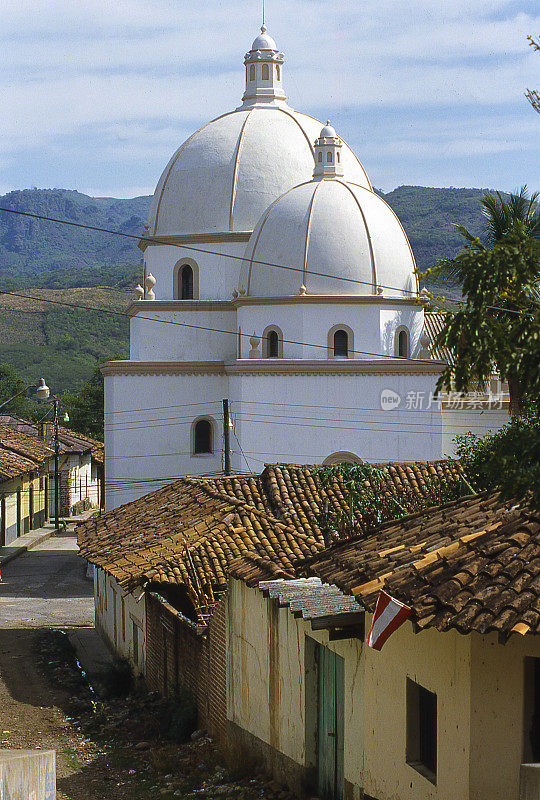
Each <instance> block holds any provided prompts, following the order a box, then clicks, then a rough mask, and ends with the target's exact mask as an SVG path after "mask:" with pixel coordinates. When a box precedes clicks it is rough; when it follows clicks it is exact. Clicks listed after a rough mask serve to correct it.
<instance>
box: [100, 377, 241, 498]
mask: <svg viewBox="0 0 540 800" xmlns="http://www.w3.org/2000/svg"><path fill="white" fill-rule="evenodd" d="M224 397H227V388H226V380H225V378H224V376H220V375H155V376H138V375H115V376H110V377H107V378H106V379H105V453H106V456H105V459H106V460H105V502H106V507H107V509H110V508H115V507H116V506H118V505H120V504H122V503H125V502H128V501H130V500H134V499H136V498H137V497H141V496H142V495H144V494H148V492H151V491H154V489H158V488H159V486H160V485H165V484H167V483H172V481H173V480H175V479H177V478H179V477H181V476H182V475H203V474H207V473H212V472H213V473H215V472H217V471H220V470H221V469H222V454H223V443H222V427H223V423H222V419H223V412H222V400H223V398H224ZM199 417H208V418H210V419H212V420H213V424H214V453H213V454H210V455H206V454H205V455H192V452H191V449H192V444H191V443H192V428H193V424H194V421H195V420H196V419H197V418H199Z"/></svg>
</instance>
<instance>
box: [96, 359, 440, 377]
mask: <svg viewBox="0 0 540 800" xmlns="http://www.w3.org/2000/svg"><path fill="white" fill-rule="evenodd" d="M445 366H446V364H445V362H444V361H433V362H431V363H428V362H426V361H419V362H414V361H403V360H401V359H395V360H394V359H378V360H376V361H363V360H360V359H358V360H355V359H350V358H349V359H343V360H341V359H329V360H328V361H325V360H323V359H309V360H308V359H306V360H303V359H285V358H272V359H266V358H261V359H238V360H237V361H110V362H109V363H107V364H104V365H103V366H102V367H101V372H102V373H103V375H107V376H109V375H434V376H436V375H439V374H440V373H441V372H442V370H443V369H444V367H445Z"/></svg>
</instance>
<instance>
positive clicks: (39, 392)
mask: <svg viewBox="0 0 540 800" xmlns="http://www.w3.org/2000/svg"><path fill="white" fill-rule="evenodd" d="M29 389H31V390H32V391H34V390H35V393H36V398H37V400H38V402H46V401H47V400H49V398H50V395H51V390H50V389H49V387H48V386H47V384H46V383H45V378H40V379H39V383H38V385H37V386H25V387H24V389H21V391H20V392H17V394H15V395H13V397H10V398H9V400H6V401H5V402H4V403H2V404H0V408H3V407H4V406H7V404H8V403H11V401H12V400H15V398H16V397H20V396H21V394H24V393H25V392H27V391H28V390H29ZM49 402H52V403H53V407H54V527H55V528H56V530H57V531H59V530H60V519H59V516H60V512H59V506H60V472H59V461H60V442H59V440H58V402H59V401H58V397H56V396H55V395H53V396H52V398H51V399H50V400H49Z"/></svg>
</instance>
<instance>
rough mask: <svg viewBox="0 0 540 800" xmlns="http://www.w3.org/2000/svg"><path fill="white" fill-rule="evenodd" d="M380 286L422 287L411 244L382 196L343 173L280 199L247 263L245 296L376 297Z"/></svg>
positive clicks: (254, 239)
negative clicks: (340, 175)
mask: <svg viewBox="0 0 540 800" xmlns="http://www.w3.org/2000/svg"><path fill="white" fill-rule="evenodd" d="M274 265H277V266H274ZM381 289H382V293H384V295H385V296H394V297H396V296H397V297H408V298H410V297H411V292H412V293H413V294H415V293H416V292H417V290H418V282H417V279H416V275H415V263H414V256H413V253H412V249H411V246H410V244H409V241H408V239H407V236H406V234H405V231H404V230H403V228H402V226H401V223H400V222H399V220H398V218H397V216H396V215H395V213H394V212H393V210H392V209H391V208H390V206H389V205H387V203H385V201H384V200H383V199H382V198H381V197H379V196H378V195H377V194H376V193H375V192H373V191H371V190H370V189H368V188H366V187H364V186H359V185H358V184H355V183H350V182H347V181H345V180H342V179H341V180H340V179H338V178H332V179H328V180H313V181H309V182H308V183H302V184H300V185H298V186H296V187H295V188H294V189H291V190H290V191H288V192H285V194H283V195H282V196H281V197H280V198H278V199H277V200H276V201H275V202H274V203H273V204H272V205H271V206H270V207H269V208H268V209H267V210H266V212H265V213H264V214H263V215H262V217H261V219H260V220H259V222H258V223H257V226H256V227H255V229H254V231H253V233H252V234H251V237H250V240H249V242H248V245H247V248H246V255H245V257H244V260H243V262H242V271H241V277H240V294H245V295H247V296H251V297H280V296H286V295H287V296H290V295H298V294H306V293H307V294H310V295H375V296H377V295H379V294H381V292H380V290H381Z"/></svg>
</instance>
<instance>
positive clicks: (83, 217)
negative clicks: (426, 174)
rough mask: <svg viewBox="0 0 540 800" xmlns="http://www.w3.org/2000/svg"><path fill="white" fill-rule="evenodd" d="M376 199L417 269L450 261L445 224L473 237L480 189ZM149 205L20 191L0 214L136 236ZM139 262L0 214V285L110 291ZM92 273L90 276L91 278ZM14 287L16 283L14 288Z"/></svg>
mask: <svg viewBox="0 0 540 800" xmlns="http://www.w3.org/2000/svg"><path fill="white" fill-rule="evenodd" d="M380 194H381V196H382V197H384V199H385V200H386V201H387V203H389V205H391V206H392V208H393V209H394V210H395V211H396V213H397V215H398V216H399V218H400V219H401V221H402V223H403V227H404V228H405V231H406V232H407V235H408V236H409V239H410V241H411V245H412V248H413V250H414V253H415V256H416V259H417V262H418V265H419V267H421V268H422V269H424V268H426V267H428V266H430V265H431V264H433V263H434V262H435V261H437V260H438V259H440V258H443V257H447V256H451V255H453V254H454V253H455V252H456V251H457V250H458V249H459V247H460V245H461V237H460V236H459V234H458V233H457V232H456V231H455V229H454V228H452V222H461V223H463V224H464V225H466V226H468V227H470V228H471V230H473V231H475V232H478V231H480V229H481V226H482V216H481V213H480V204H479V203H478V197H479V195H480V194H481V190H480V189H435V188H427V187H423V186H400V187H398V188H397V189H394V191H392V192H388V193H387V194H384V193H383V192H380ZM150 199H151V198H150V197H134V198H133V199H130V200H116V199H114V198H111V197H89V196H88V195H85V194H81V193H80V192H76V191H72V190H68V189H24V190H22V191H16V192H9V194H6V195H3V196H2V197H0V207H2V208H9V209H13V210H16V211H27V212H30V213H33V214H41V215H43V216H47V217H56V218H58V219H65V220H67V221H69V222H78V223H82V224H83V225H93V226H96V227H99V228H109V229H111V230H114V231H121V232H122V233H129V234H131V235H134V236H138V235H139V234H141V233H142V231H143V227H144V223H145V221H146V218H147V216H148V209H149V206H150ZM140 261H141V251H140V250H139V249H138V247H137V242H136V241H135V240H131V241H130V240H129V239H123V238H122V237H119V236H111V235H109V234H105V233H97V232H94V231H87V230H83V229H81V228H75V227H71V226H68V225H59V224H56V223H52V222H45V221H42V220H37V219H32V218H30V217H23V216H18V215H16V214H10V213H3V212H1V211H0V285H4V286H5V285H6V284H4V283H3V281H7V282H8V284H9V285H15V284H17V285H28V286H30V285H36V282H37V284H39V285H41V286H50V287H51V288H53V286H54V283H55V282H56V284H57V285H58V284H59V283H60V284H61V285H72V286H77V285H78V286H81V285H82V286H86V285H95V283H96V280H97V281H99V282H101V283H103V284H106V285H116V284H117V283H118V282H119V281H121V280H122V278H123V277H124V273H123V271H122V270H119V269H115V268H118V267H122V266H124V265H126V264H130V265H136V264H139V263H140ZM93 270H97V273H95V274H94V273H93ZM21 282H22V283H21Z"/></svg>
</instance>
